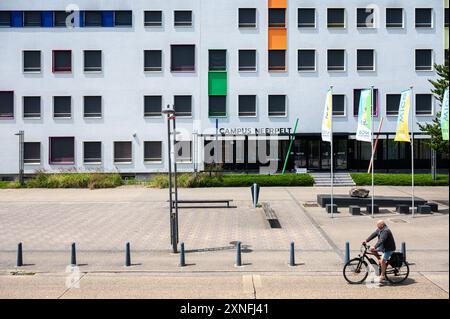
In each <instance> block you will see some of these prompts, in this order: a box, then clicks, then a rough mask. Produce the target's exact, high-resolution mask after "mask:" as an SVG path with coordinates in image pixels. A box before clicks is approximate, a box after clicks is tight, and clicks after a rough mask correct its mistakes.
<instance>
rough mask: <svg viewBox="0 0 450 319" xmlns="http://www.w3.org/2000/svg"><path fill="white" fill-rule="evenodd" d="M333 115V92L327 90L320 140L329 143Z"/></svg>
mask: <svg viewBox="0 0 450 319" xmlns="http://www.w3.org/2000/svg"><path fill="white" fill-rule="evenodd" d="M332 116H333V93H332V90H331V89H330V90H328V93H327V99H326V101H325V108H324V110H323V121H322V141H324V142H330V143H331V138H332V137H331V135H332V132H331V120H332Z"/></svg>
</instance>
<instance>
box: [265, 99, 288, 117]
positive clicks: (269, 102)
mask: <svg viewBox="0 0 450 319" xmlns="http://www.w3.org/2000/svg"><path fill="white" fill-rule="evenodd" d="M279 97H283V101H284V105H283V112H281V111H278V110H275V111H273V110H271V108H273V107H274V106H273V105H272V103H274V102H275V101H273V99H274V98H279ZM267 108H268V116H269V117H287V113H288V112H287V96H286V95H285V94H270V95H269V96H268V99H267ZM276 108H278V105H277V106H276Z"/></svg>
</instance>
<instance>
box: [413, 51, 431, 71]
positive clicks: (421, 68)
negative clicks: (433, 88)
mask: <svg viewBox="0 0 450 319" xmlns="http://www.w3.org/2000/svg"><path fill="white" fill-rule="evenodd" d="M425 51H426V52H427V53H430V59H431V61H430V64H429V65H418V64H417V63H418V59H417V54H418V53H419V52H425ZM414 55H415V58H414V65H415V70H416V71H423V72H431V71H434V50H433V49H416V50H415V53H414Z"/></svg>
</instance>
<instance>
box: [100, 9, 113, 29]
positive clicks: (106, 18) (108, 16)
mask: <svg viewBox="0 0 450 319" xmlns="http://www.w3.org/2000/svg"><path fill="white" fill-rule="evenodd" d="M102 26H103V27H114V12H113V11H103V12H102Z"/></svg>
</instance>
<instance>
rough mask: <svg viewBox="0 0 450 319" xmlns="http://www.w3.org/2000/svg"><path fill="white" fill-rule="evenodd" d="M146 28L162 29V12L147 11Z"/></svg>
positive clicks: (145, 14) (145, 15)
mask: <svg viewBox="0 0 450 319" xmlns="http://www.w3.org/2000/svg"><path fill="white" fill-rule="evenodd" d="M144 26H146V27H161V26H162V11H145V12H144Z"/></svg>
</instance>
